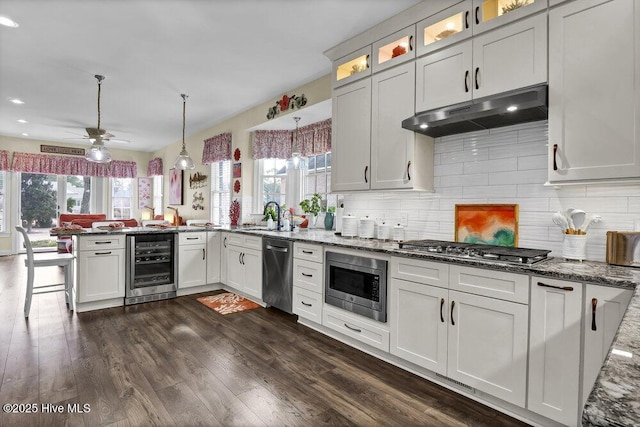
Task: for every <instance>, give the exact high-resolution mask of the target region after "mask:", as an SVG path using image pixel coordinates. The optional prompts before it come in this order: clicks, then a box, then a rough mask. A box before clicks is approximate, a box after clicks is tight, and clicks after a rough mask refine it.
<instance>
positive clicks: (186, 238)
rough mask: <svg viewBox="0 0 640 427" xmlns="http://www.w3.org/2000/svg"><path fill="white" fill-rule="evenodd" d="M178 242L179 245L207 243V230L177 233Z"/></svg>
mask: <svg viewBox="0 0 640 427" xmlns="http://www.w3.org/2000/svg"><path fill="white" fill-rule="evenodd" d="M178 242H180V246H184V245H201V244H203V243H207V232H206V231H196V232H190V233H178Z"/></svg>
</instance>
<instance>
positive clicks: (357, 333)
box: [322, 306, 389, 352]
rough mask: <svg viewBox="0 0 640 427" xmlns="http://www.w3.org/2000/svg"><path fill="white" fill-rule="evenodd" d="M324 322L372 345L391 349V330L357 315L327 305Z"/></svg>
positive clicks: (328, 326) (323, 315)
mask: <svg viewBox="0 0 640 427" xmlns="http://www.w3.org/2000/svg"><path fill="white" fill-rule="evenodd" d="M322 324H323V325H324V326H326V327H327V328H331V329H333V330H336V331H338V332H340V333H342V334H344V335H347V336H349V337H351V338H354V339H356V340H358V341H362V342H363V343H365V344H369V345H370V346H371V347H375V348H377V349H380V350H383V351H387V352H388V351H389V331H388V330H386V329H382V328H379V327H376V326H374V325H371V324H369V323H367V322H364V321H362V320H361V319H359V318H357V317H356V316H355V315H352V314H350V313H346V312H342V311H340V310H338V309H334V308H333V307H329V306H325V307H324V308H323V310H322Z"/></svg>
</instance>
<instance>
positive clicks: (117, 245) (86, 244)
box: [78, 234, 126, 251]
mask: <svg viewBox="0 0 640 427" xmlns="http://www.w3.org/2000/svg"><path fill="white" fill-rule="evenodd" d="M125 240H126V236H125V235H124V234H122V235H118V236H105V235H95V236H78V242H79V244H78V250H80V251H95V250H98V249H124V247H125Z"/></svg>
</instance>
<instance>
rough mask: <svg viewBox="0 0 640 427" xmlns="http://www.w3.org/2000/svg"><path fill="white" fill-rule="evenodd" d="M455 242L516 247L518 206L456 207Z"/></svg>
mask: <svg viewBox="0 0 640 427" xmlns="http://www.w3.org/2000/svg"><path fill="white" fill-rule="evenodd" d="M455 216H456V220H455V241H456V242H465V243H480V244H485V245H498V246H518V205H456V212H455Z"/></svg>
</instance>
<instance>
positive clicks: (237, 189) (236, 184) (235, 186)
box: [233, 179, 240, 193]
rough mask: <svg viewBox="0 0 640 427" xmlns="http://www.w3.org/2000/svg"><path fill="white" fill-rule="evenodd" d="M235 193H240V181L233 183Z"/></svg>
mask: <svg viewBox="0 0 640 427" xmlns="http://www.w3.org/2000/svg"><path fill="white" fill-rule="evenodd" d="M233 192H234V193H239V192H240V180H239V179H236V181H235V182H234V183H233Z"/></svg>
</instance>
